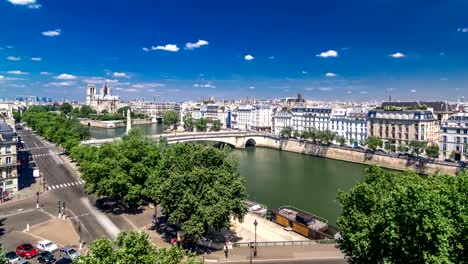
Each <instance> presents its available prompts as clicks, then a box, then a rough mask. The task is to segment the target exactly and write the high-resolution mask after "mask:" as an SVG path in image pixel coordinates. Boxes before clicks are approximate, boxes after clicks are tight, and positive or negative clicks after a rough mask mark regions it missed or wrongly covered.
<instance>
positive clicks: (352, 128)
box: [329, 108, 368, 143]
mask: <svg viewBox="0 0 468 264" xmlns="http://www.w3.org/2000/svg"><path fill="white" fill-rule="evenodd" d="M367 111H368V110H367V109H365V108H340V109H335V111H333V113H332V115H331V117H330V125H329V128H330V130H331V131H332V132H335V133H336V134H337V137H338V138H339V137H342V138H344V139H346V141H347V142H350V140H351V139H353V140H354V141H357V142H358V143H360V142H361V141H363V140H365V139H366V138H367Z"/></svg>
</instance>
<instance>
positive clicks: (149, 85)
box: [132, 83, 166, 89]
mask: <svg viewBox="0 0 468 264" xmlns="http://www.w3.org/2000/svg"><path fill="white" fill-rule="evenodd" d="M165 86H166V85H165V84H163V83H137V84H133V85H132V87H133V88H137V89H149V88H158V87H165Z"/></svg>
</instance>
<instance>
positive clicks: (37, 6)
mask: <svg viewBox="0 0 468 264" xmlns="http://www.w3.org/2000/svg"><path fill="white" fill-rule="evenodd" d="M27 7H28V8H30V9H39V8H41V7H42V5H41V4H31V5H27Z"/></svg>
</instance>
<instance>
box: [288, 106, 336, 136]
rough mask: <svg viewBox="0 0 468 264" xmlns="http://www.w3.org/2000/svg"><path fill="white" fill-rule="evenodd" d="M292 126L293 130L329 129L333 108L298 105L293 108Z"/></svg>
mask: <svg viewBox="0 0 468 264" xmlns="http://www.w3.org/2000/svg"><path fill="white" fill-rule="evenodd" d="M291 113H292V119H291V128H292V130H293V131H299V132H302V131H306V130H319V131H325V130H329V121H330V116H331V113H332V108H331V107H329V106H324V107H306V106H296V107H293V108H292V109H291Z"/></svg>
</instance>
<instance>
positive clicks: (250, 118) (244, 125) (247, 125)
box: [236, 105, 273, 131]
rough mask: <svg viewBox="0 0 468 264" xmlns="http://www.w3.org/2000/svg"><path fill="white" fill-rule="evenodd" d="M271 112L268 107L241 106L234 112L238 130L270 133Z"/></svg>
mask: <svg viewBox="0 0 468 264" xmlns="http://www.w3.org/2000/svg"><path fill="white" fill-rule="evenodd" d="M272 114H273V111H272V109H271V107H270V106H269V105H241V106H239V107H238V108H237V111H236V123H237V128H238V129H239V130H252V131H270V130H271V126H272V121H271V119H272Z"/></svg>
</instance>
